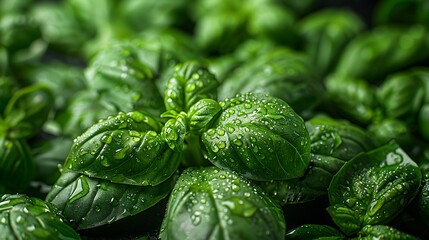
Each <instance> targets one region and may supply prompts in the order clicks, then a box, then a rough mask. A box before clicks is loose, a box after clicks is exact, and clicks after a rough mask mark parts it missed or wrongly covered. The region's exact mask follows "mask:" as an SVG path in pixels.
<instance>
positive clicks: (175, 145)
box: [161, 112, 189, 152]
mask: <svg viewBox="0 0 429 240" xmlns="http://www.w3.org/2000/svg"><path fill="white" fill-rule="evenodd" d="M188 121H189V120H188V116H187V115H186V113H184V112H181V113H179V114H177V116H176V117H175V118H173V119H170V120H168V121H167V122H166V123H165V125H164V126H163V127H162V132H161V136H162V137H163V138H164V139H165V141H167V144H168V146H169V147H170V148H171V149H173V150H174V151H177V152H182V150H183V147H184V143H185V137H186V135H187V134H188V132H189V123H188Z"/></svg>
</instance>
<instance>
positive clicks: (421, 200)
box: [416, 172, 429, 227]
mask: <svg viewBox="0 0 429 240" xmlns="http://www.w3.org/2000/svg"><path fill="white" fill-rule="evenodd" d="M416 208H417V211H416V212H417V214H418V215H419V217H420V219H421V221H422V222H423V223H424V224H426V226H428V227H429V172H426V173H425V174H424V175H423V181H422V188H421V189H420V192H419V194H418V195H417V207H416Z"/></svg>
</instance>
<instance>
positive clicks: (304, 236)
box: [286, 224, 345, 240]
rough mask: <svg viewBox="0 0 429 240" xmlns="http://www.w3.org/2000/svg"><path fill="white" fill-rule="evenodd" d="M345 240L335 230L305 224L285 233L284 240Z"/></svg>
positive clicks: (324, 226)
mask: <svg viewBox="0 0 429 240" xmlns="http://www.w3.org/2000/svg"><path fill="white" fill-rule="evenodd" d="M327 238H328V239H332V240H334V239H345V236H344V235H343V234H342V233H341V232H340V231H338V230H337V229H335V228H333V227H331V226H328V225H317V224H305V225H302V226H299V227H297V228H294V229H292V230H290V231H289V232H287V233H286V239H291V240H315V239H327Z"/></svg>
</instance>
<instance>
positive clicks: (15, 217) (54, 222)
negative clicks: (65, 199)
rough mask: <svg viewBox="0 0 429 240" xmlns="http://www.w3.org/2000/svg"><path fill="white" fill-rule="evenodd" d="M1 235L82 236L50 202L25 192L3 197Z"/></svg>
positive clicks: (13, 237) (35, 236)
mask: <svg viewBox="0 0 429 240" xmlns="http://www.w3.org/2000/svg"><path fill="white" fill-rule="evenodd" d="M0 238H1V239H67V240H71V239H80V237H79V235H78V234H77V233H76V232H75V231H74V230H73V228H71V227H70V226H68V225H67V224H66V223H65V219H64V218H63V217H62V216H61V215H60V212H59V211H58V209H57V208H56V207H55V206H53V205H52V204H50V203H47V202H44V201H42V200H40V199H38V198H32V197H27V196H25V195H20V194H16V195H10V194H4V195H2V196H1V197H0Z"/></svg>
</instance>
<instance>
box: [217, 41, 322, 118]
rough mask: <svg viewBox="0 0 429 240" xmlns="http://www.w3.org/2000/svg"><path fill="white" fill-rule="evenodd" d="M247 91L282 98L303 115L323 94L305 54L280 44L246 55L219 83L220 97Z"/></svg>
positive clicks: (317, 103) (305, 114) (307, 114)
mask: <svg viewBox="0 0 429 240" xmlns="http://www.w3.org/2000/svg"><path fill="white" fill-rule="evenodd" d="M248 92H253V93H264V94H267V93H268V94H270V95H273V96H275V97H278V98H281V99H283V100H284V101H286V102H287V103H288V104H289V105H290V106H291V107H292V108H293V109H294V110H295V111H296V112H297V113H298V114H300V115H301V116H303V117H310V116H311V114H312V110H313V109H314V108H315V107H316V106H317V105H319V104H320V102H321V100H322V97H323V95H324V89H323V87H322V84H321V81H319V79H318V78H317V77H316V75H315V72H314V71H313V68H312V67H311V64H310V63H309V61H308V59H307V58H306V56H305V55H303V54H301V53H298V52H295V51H292V50H290V49H288V48H281V47H278V48H274V49H270V50H268V51H263V52H261V53H260V54H258V55H257V56H255V57H253V58H250V59H246V60H245V63H244V64H243V65H241V66H240V67H238V68H237V69H236V70H235V71H234V72H233V73H232V74H231V75H230V76H229V77H228V78H227V79H225V81H224V82H223V83H222V85H221V86H220V88H219V98H220V99H225V98H232V97H234V96H235V95H236V94H238V93H248Z"/></svg>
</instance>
